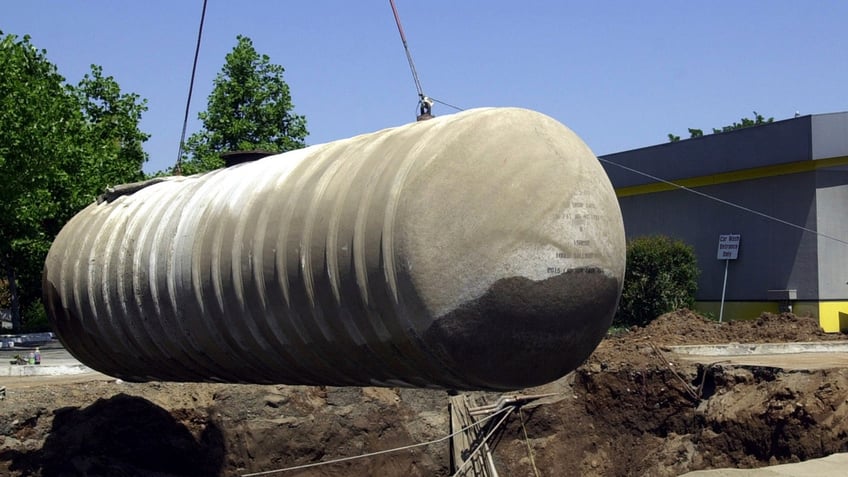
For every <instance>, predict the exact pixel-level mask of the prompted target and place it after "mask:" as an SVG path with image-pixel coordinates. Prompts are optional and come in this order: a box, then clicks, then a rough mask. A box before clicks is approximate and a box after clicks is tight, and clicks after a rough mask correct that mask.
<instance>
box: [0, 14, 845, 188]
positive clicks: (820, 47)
mask: <svg viewBox="0 0 848 477" xmlns="http://www.w3.org/2000/svg"><path fill="white" fill-rule="evenodd" d="M396 2H397V6H398V9H399V11H400V15H401V19H402V21H403V25H404V30H405V32H406V35H407V39H408V40H409V44H410V47H411V50H412V54H413V56H414V59H415V63H416V66H417V68H418V71H419V75H420V77H421V82H422V85H423V87H424V91H425V93H427V94H428V95H429V96H432V97H434V98H437V99H440V100H442V101H445V102H448V103H452V104H455V105H457V106H461V107H463V108H472V107H482V106H520V107H526V108H530V109H535V110H538V111H541V112H543V113H546V114H548V115H550V116H553V117H554V118H556V119H557V120H559V121H560V122H562V123H564V124H566V125H567V126H569V127H570V128H571V129H573V130H574V131H575V132H577V134H579V135H580V136H581V137H582V138H583V140H585V141H586V142H587V143H588V144H589V146H590V147H591V148H592V149H593V150H594V151H595V153H596V154H598V155H602V154H607V153H611V152H617V151H622V150H627V149H632V148H636V147H642V146H648V145H651V144H657V143H661V142H665V141H666V134H667V133H669V132H674V133H676V134H679V135H681V136H683V137H686V136H687V133H686V128H688V127H697V128H702V129H704V130H709V129H710V128H712V127H720V126H723V125H727V124H730V123H732V122H733V121H735V120H738V119H740V118H741V117H743V116H748V117H750V116H752V115H753V113H752V112H753V111H755V110H756V111H757V112H759V113H761V114H763V115H764V116H766V117H769V116H774V117H775V119H785V118H789V117H792V116H793V115H794V114H795V112H796V111H799V112H800V113H801V114H814V113H825V112H834V111H844V110H848V61H846V52H848V27H846V20H847V19H848V2H844V1H838V0H830V1H814V2H799V1H785V0H771V1H766V0H749V1H739V0H735V1H731V0H714V1H710V2H705V1H702V2H691V1H686V2H684V1H678V2H672V1H658V0H644V1H640V2H635V1H604V0H599V1H591V2H590V1H584V2H573V1H565V0H563V1H554V0H551V1H532V0H529V1H517V0H513V1H502V0H488V1H474V0H469V1H464V2H463V1H457V0H451V1H448V0H431V1H423V0H419V1H412V0H396ZM201 6H202V0H179V1H175V0H169V1H165V0H145V1H143V2H142V1H133V2H130V1H114V0H86V1H81V0H78V1H71V0H51V1H47V0H29V1H23V0H17V1H15V0H6V1H4V2H3V3H2V5H0V30H2V31H3V32H4V33H5V34H9V33H13V34H17V35H24V34H29V35H31V36H32V42H33V43H34V44H35V45H36V46H37V47H39V48H44V49H46V50H47V56H48V59H50V60H51V61H52V62H53V63H55V64H56V65H57V66H58V68H59V72H60V73H61V74H62V75H63V76H65V78H67V80H68V81H69V82H72V83H76V82H77V81H79V79H80V78H81V77H82V75H83V74H85V73H86V72H87V71H88V69H89V65H90V64H92V63H95V64H99V65H101V66H103V69H104V72H105V73H106V74H107V75H112V76H114V77H115V79H116V80H117V81H118V83H119V84H120V86H121V88H122V89H123V90H124V91H125V92H135V93H138V94H139V95H141V96H142V97H144V98H147V100H148V102H149V103H148V106H149V111H148V112H147V113H145V115H144V118H143V120H142V124H141V127H142V129H143V130H144V131H145V132H147V133H150V134H152V137H151V139H150V140H149V141H148V142H147V143H146V145H145V149H146V150H147V152H148V153H149V154H150V161H149V162H148V164H147V165H146V166H145V170H147V171H149V172H152V171H156V170H160V169H164V168H167V167H170V166H171V165H173V163H174V160H175V158H176V154H177V148H178V146H179V137H180V132H181V128H182V120H183V114H184V110H185V101H186V95H187V92H188V82H189V77H190V74H191V61H192V58H193V55H194V46H195V40H196V36H197V26H198V22H199V19H200V10H201ZM238 34H243V35H246V36H248V37H250V38H251V39H253V41H254V45H255V47H256V49H257V50H258V51H259V52H260V53H264V54H267V55H269V56H270V57H271V61H272V62H274V63H277V64H281V65H283V66H284V67H285V68H286V74H285V79H286V81H287V82H288V83H289V85H290V87H291V91H292V97H293V102H294V104H295V112H297V113H298V114H302V115H305V116H306V118H307V121H308V129H309V131H310V136H309V137H308V138H307V142H308V143H309V144H318V143H322V142H328V141H332V140H335V139H342V138H346V137H350V136H353V135H356V134H360V133H366V132H371V131H376V130H379V129H383V128H386V127H392V126H397V125H400V124H403V123H406V122H410V121H412V120H414V116H415V105H416V101H417V97H416V92H415V87H414V84H413V82H412V79H411V75H410V72H409V67H408V65H407V63H406V57H405V56H404V52H403V48H402V46H401V42H400V39H399V36H398V32H397V29H396V27H395V23H394V18H393V16H392V12H391V8H390V6H389V2H388V0H379V1H378V0H360V1H341V0H335V1H330V0H325V1H322V0H312V1H306V0H301V1H295V0H290V1H286V2H281V1H271V0H267V1H265V0H254V1H241V2H235V1H227V2H225V1H224V0H209V4H208V9H207V14H206V23H205V26H204V36H203V45H202V47H201V51H200V61H199V64H198V73H197V79H196V83H195V90H194V96H193V98H192V110H191V116H190V117H191V122H190V123H189V134H190V133H191V132H193V131H196V130H197V129H198V128H199V127H200V124H199V122H198V121H197V120H196V117H197V113H198V112H199V111H202V110H204V109H205V108H206V100H207V97H208V95H209V93H210V91H211V89H212V81H213V79H214V78H215V76H216V74H217V73H218V71H220V69H221V66H222V64H223V61H224V56H225V55H226V54H227V52H229V51H230V50H231V49H232V48H233V46H234V45H235V43H236V35H238ZM434 112H435V113H436V114H437V115H443V114H449V113H451V112H453V111H452V110H451V109H449V108H446V107H444V106H440V105H437V107H436V108H435V109H434Z"/></svg>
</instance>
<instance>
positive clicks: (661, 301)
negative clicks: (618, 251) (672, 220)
mask: <svg viewBox="0 0 848 477" xmlns="http://www.w3.org/2000/svg"><path fill="white" fill-rule="evenodd" d="M699 274H700V270H699V269H698V262H697V259H696V258H695V251H694V249H693V248H692V247H691V246H689V245H687V244H685V243H684V242H682V241H680V240H675V239H672V238H670V237H666V236H663V235H654V236H647V237H639V238H636V239H633V240H631V241H630V242H628V244H627V270H626V272H625V274H624V287H623V289H622V292H621V300H620V301H619V304H618V311H617V312H616V314H615V318H614V319H613V324H614V325H616V326H633V325H638V326H645V325H646V324H648V323H650V322H651V321H652V320H653V319H654V318H656V317H658V316H660V315H662V314H663V313H667V312H669V311H674V310H678V309H680V308H684V307H686V308H691V307H692V305H694V303H695V291H696V290H697V288H698V275H699Z"/></svg>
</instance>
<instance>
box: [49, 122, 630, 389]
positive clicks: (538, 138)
mask: <svg viewBox="0 0 848 477" xmlns="http://www.w3.org/2000/svg"><path fill="white" fill-rule="evenodd" d="M624 262H625V242H624V228H623V224H622V219H621V213H620V210H619V207H618V202H617V200H616V197H615V193H614V191H613V189H612V186H611V185H610V182H609V180H608V178H607V176H606V174H605V173H604V171H603V169H602V168H601V166H600V164H599V163H598V161H597V159H596V158H595V156H594V155H593V153H592V152H591V150H590V149H589V148H588V147H587V146H586V145H585V144H584V143H583V142H582V141H581V140H580V139H579V138H578V137H577V136H576V135H575V134H574V133H573V132H572V131H571V130H569V129H568V128H566V127H565V126H563V125H562V124H560V123H558V122H557V121H555V120H553V119H551V118H549V117H547V116H545V115H542V114H540V113H537V112H533V111H529V110H525V109H518V108H486V109H476V110H470V111H466V112H462V113H459V114H455V115H451V116H444V117H439V118H435V119H432V120H429V121H422V122H418V123H414V124H409V125H405V126H401V127H397V128H393V129H386V130H383V131H379V132H375V133H372V134H366V135H362V136H357V137H353V138H350V139H345V140H340V141H336V142H331V143H327V144H320V145H315V146H311V147H307V148H305V149H301V150H297V151H292V152H287V153H284V154H279V155H275V156H269V157H266V158H264V159H261V160H257V161H254V162H249V163H243V164H239V165H236V166H232V167H229V168H225V169H219V170H216V171H213V172H209V173H206V174H201V175H196V176H188V177H172V178H167V179H165V180H163V181H160V182H158V183H155V184H151V185H149V186H146V187H140V188H138V190H136V191H135V192H132V193H126V194H124V195H117V196H116V197H111V198H110V200H107V201H103V202H101V203H96V204H92V205H90V206H89V207H88V208H86V209H84V210H83V211H81V212H80V213H79V214H77V215H76V216H75V217H74V218H73V219H71V221H70V222H69V223H68V224H67V225H66V226H65V227H64V228H63V229H62V231H61V232H60V234H59V235H58V237H57V238H56V240H55V242H54V243H53V246H52V248H51V249H50V252H49V254H48V257H47V261H46V264H45V272H44V294H45V303H46V306H47V309H48V316H49V317H50V320H51V324H52V325H53V328H54V330H55V332H56V333H57V335H58V337H59V338H60V340H61V341H62V343H63V344H64V345H65V346H66V347H67V349H68V350H69V351H70V352H71V353H72V354H73V355H74V356H75V357H77V358H78V359H79V360H80V361H82V362H83V363H85V364H87V365H88V366H90V367H92V368H94V369H96V370H98V371H101V372H103V373H106V374H109V375H112V376H116V377H120V378H122V379H126V380H130V381H147V380H170V381H222V382H238V383H242V382H243V383H289V384H320V385H340V386H369V385H377V386H414V387H430V388H446V389H459V390H470V389H486V390H508V389H518V388H524V387H529V386H534V385H539V384H543V383H545V382H549V381H552V380H554V379H557V378H559V377H561V376H563V375H565V374H566V373H568V372H569V371H571V370H573V369H574V368H575V367H577V366H578V365H579V364H580V363H581V362H583V361H584V360H585V359H586V358H587V357H588V356H589V354H590V353H591V352H592V350H594V348H595V347H596V346H597V344H598V343H599V342H600V340H601V339H602V337H603V336H604V334H605V332H606V330H607V328H608V327H609V325H610V322H611V320H612V316H613V314H614V312H615V309H616V306H617V303H618V298H619V295H620V292H621V284H622V279H623V275H624Z"/></svg>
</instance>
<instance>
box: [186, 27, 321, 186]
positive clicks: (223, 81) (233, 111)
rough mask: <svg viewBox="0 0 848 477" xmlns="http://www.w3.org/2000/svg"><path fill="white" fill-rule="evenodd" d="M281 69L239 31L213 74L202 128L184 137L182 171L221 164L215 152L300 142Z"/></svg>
mask: <svg viewBox="0 0 848 477" xmlns="http://www.w3.org/2000/svg"><path fill="white" fill-rule="evenodd" d="M284 72H285V69H284V68H283V67H282V66H280V65H275V64H272V63H271V62H270V58H269V57H268V56H267V55H260V54H259V53H257V52H256V49H255V48H254V47H253V42H252V41H251V40H250V38H247V37H245V36H241V35H239V36H238V37H237V44H236V46H235V47H234V48H233V50H232V51H231V52H230V53H229V54H227V56H226V59H225V62H224V66H223V68H222V69H221V72H220V73H218V76H217V77H216V78H215V83H214V88H213V90H212V93H211V94H210V95H209V102H208V105H207V110H206V111H204V112H201V113H200V114H198V118H199V119H200V120H201V121H202V122H203V129H202V130H201V131H198V132H196V133H194V134H192V135H191V136H190V137H189V139H188V140H187V141H186V156H185V157H184V161H183V164H182V167H181V168H182V172H183V173H186V174H194V173H198V172H204V171H208V170H212V169H216V168H218V167H221V166H222V165H223V161H222V160H221V157H220V156H221V154H222V153H225V152H230V151H240V150H256V149H262V150H266V151H270V152H286V151H291V150H293V149H299V148H302V147H304V146H305V142H304V140H305V139H306V136H307V134H308V132H307V130H306V118H305V117H304V116H300V115H297V114H294V112H293V109H294V106H293V105H292V102H291V93H290V91H289V86H288V84H287V83H286V82H285V80H284V79H283V73H284Z"/></svg>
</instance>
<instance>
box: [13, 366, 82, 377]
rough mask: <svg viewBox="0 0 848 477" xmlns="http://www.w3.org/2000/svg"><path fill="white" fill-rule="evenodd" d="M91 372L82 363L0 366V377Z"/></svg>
mask: <svg viewBox="0 0 848 477" xmlns="http://www.w3.org/2000/svg"><path fill="white" fill-rule="evenodd" d="M93 372H94V370H93V369H91V368H89V367H88V366H86V365H84V364H60V365H55V366H45V365H41V364H15V365H8V366H0V377H22V376H60V375H68V374H83V373H93Z"/></svg>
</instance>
